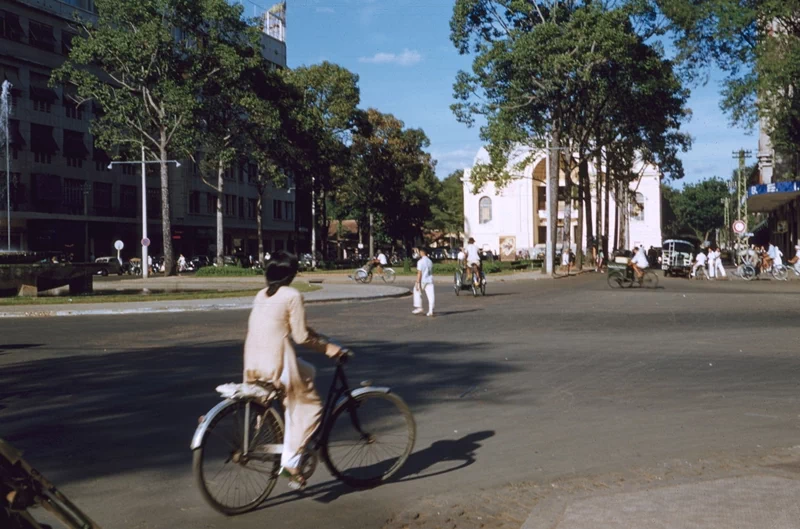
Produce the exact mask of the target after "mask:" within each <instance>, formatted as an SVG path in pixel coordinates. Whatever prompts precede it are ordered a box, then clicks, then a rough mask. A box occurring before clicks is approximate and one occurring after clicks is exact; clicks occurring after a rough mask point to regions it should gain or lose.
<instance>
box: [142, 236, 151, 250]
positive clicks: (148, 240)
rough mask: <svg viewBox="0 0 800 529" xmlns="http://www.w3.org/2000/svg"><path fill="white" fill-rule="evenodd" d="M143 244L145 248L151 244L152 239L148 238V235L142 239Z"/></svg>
mask: <svg viewBox="0 0 800 529" xmlns="http://www.w3.org/2000/svg"><path fill="white" fill-rule="evenodd" d="M142 246H144V247H145V248H146V247H148V246H150V239H148V238H147V237H145V238H144V239H142Z"/></svg>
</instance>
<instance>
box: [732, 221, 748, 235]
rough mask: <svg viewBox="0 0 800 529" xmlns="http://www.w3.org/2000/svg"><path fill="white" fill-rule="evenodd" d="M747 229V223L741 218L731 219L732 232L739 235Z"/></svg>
mask: <svg viewBox="0 0 800 529" xmlns="http://www.w3.org/2000/svg"><path fill="white" fill-rule="evenodd" d="M746 229H747V224H745V222H744V221H743V220H735V221H733V232H734V233H737V234H739V235H741V234H743V233H744V231H745V230H746Z"/></svg>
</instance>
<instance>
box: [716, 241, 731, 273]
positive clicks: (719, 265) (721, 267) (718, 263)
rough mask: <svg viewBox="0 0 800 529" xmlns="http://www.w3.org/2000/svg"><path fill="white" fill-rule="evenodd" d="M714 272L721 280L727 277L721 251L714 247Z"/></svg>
mask: <svg viewBox="0 0 800 529" xmlns="http://www.w3.org/2000/svg"><path fill="white" fill-rule="evenodd" d="M714 270H715V272H716V273H717V276H719V277H721V278H722V279H725V278H727V277H728V276H727V274H726V273H725V266H724V265H723V264H722V251H721V250H720V249H719V246H716V247H714Z"/></svg>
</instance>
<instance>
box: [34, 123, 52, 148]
mask: <svg viewBox="0 0 800 529" xmlns="http://www.w3.org/2000/svg"><path fill="white" fill-rule="evenodd" d="M31 150H32V151H34V152H46V153H50V154H53V153H55V152H57V151H58V144H57V143H56V140H55V139H53V127H47V126H45V125H37V124H35V123H32V124H31Z"/></svg>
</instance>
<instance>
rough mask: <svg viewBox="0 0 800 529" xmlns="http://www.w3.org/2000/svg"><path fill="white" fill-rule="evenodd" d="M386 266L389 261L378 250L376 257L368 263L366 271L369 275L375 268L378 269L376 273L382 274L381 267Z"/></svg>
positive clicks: (381, 251)
mask: <svg viewBox="0 0 800 529" xmlns="http://www.w3.org/2000/svg"><path fill="white" fill-rule="evenodd" d="M388 264H389V260H388V259H386V254H385V253H383V250H378V255H376V256H375V258H374V259H372V260H371V261H370V262H369V265H368V267H367V271H368V272H369V273H372V270H373V269H374V268H375V267H378V272H380V273H381V274H382V273H383V267H384V266H387V265H388Z"/></svg>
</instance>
